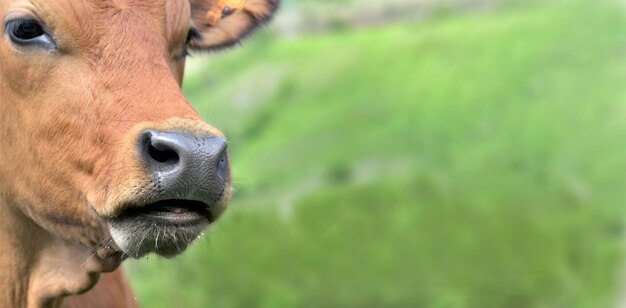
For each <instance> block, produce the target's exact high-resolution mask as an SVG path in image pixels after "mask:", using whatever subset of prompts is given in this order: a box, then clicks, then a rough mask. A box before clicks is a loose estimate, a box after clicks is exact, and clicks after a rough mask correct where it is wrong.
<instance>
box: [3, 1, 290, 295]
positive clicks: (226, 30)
mask: <svg viewBox="0 0 626 308" xmlns="http://www.w3.org/2000/svg"><path fill="white" fill-rule="evenodd" d="M278 5H279V3H278V0H0V16H1V18H2V25H1V27H2V39H1V40H0V307H86V306H97V305H100V306H103V307H128V306H134V305H136V303H135V300H134V299H133V295H132V292H131V291H130V290H129V288H128V283H127V281H126V280H125V278H124V275H123V273H122V272H121V271H120V270H119V268H118V267H119V265H120V263H121V262H122V261H123V260H125V259H126V258H140V257H142V256H145V255H146V254H149V253H155V254H157V255H160V256H164V257H167V258H170V257H174V256H176V255H178V254H180V253H181V252H182V251H184V250H185V248H186V247H187V246H188V245H189V244H190V243H191V242H192V241H193V240H194V239H196V238H197V237H198V236H199V235H200V233H201V232H202V231H203V230H204V229H205V228H206V227H207V226H208V225H210V224H212V223H214V222H215V221H216V220H217V219H218V218H219V217H220V215H221V214H222V213H223V212H224V210H225V209H226V207H227V204H228V202H229V200H230V197H231V174H230V163H229V160H228V154H227V142H226V139H225V137H224V135H223V134H222V133H221V132H220V131H219V130H218V129H217V128H215V127H213V126H211V125H209V124H207V123H205V122H203V121H202V120H201V119H200V117H199V115H198V113H197V112H196V111H195V110H194V109H193V108H192V107H191V106H190V104H189V103H188V101H187V100H186V99H185V97H184V96H183V93H182V91H181V84H182V79H183V71H184V67H185V58H186V55H187V53H188V52H190V51H191V52H193V51H214V50H221V49H224V48H228V47H231V46H234V45H237V44H238V42H239V41H240V40H241V39H243V38H244V37H246V36H248V35H249V34H250V33H252V32H253V30H255V29H256V28H257V27H258V26H260V25H262V24H263V23H265V22H267V21H268V20H269V19H270V17H271V16H272V15H273V13H274V12H275V10H276V9H277V7H278ZM100 276H102V279H101V282H100V283H98V280H99V278H100ZM92 288H93V289H92ZM91 289H92V290H91ZM79 294H82V295H79Z"/></svg>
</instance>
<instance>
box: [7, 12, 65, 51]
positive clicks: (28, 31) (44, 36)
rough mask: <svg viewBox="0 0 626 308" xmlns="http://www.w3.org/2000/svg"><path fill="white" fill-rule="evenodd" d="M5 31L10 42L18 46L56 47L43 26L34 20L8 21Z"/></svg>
mask: <svg viewBox="0 0 626 308" xmlns="http://www.w3.org/2000/svg"><path fill="white" fill-rule="evenodd" d="M5 31H6V33H7V34H8V35H9V38H10V39H11V42H13V43H14V44H16V45H19V46H39V47H42V48H45V49H54V48H56V45H55V43H54V40H53V39H52V37H51V36H50V35H49V34H48V32H47V31H46V29H44V26H43V25H42V24H41V23H40V22H39V21H37V20H35V19H15V20H9V21H8V22H7V23H6V25H5Z"/></svg>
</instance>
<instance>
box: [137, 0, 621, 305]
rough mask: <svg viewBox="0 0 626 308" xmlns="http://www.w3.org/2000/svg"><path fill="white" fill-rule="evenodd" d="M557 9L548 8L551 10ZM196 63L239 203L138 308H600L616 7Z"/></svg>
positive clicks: (359, 37)
mask: <svg viewBox="0 0 626 308" xmlns="http://www.w3.org/2000/svg"><path fill="white" fill-rule="evenodd" d="M548 2H549V3H550V4H547V3H548ZM541 3H542V4H541V5H539V4H535V5H526V6H515V7H509V8H502V9H498V10H496V11H494V12H490V13H475V14H465V15H460V16H458V15H454V16H453V15H445V14H444V15H442V16H439V17H437V18H433V19H430V20H427V21H423V22H419V23H417V22H413V23H411V22H406V23H396V24H391V25H386V26H381V27H375V28H364V29H360V30H347V29H343V30H339V31H336V32H333V33H326V34H316V35H306V36H300V37H296V38H289V39H284V38H283V39H278V38H275V37H273V36H272V35H270V34H268V32H261V33H259V35H258V36H257V37H256V38H255V39H254V40H252V41H251V42H249V43H247V44H245V45H244V47H243V48H237V49H234V50H232V51H229V52H226V53H223V54H219V55H211V56H208V57H202V56H196V57H195V58H196V59H194V60H193V61H192V63H191V66H192V67H191V68H190V70H189V71H188V74H187V79H186V84H185V91H186V93H187V95H188V97H189V98H190V100H191V101H192V102H193V103H194V105H195V106H196V107H197V108H198V110H199V111H200V113H201V114H202V116H203V118H204V119H205V120H207V121H208V122H210V123H212V124H214V125H215V126H217V127H219V128H220V129H222V130H223V131H224V132H225V133H226V135H227V136H228V137H229V142H230V145H229V146H230V154H231V161H232V164H233V173H234V183H235V187H236V189H237V191H236V193H235V197H234V200H233V202H232V204H231V208H230V209H229V211H228V212H227V213H226V215H225V216H224V217H223V219H222V220H220V222H219V223H218V224H217V225H215V226H214V227H212V228H211V229H210V230H209V231H208V232H207V234H206V236H205V238H203V239H201V240H198V241H197V243H196V244H195V245H194V246H193V247H192V248H191V249H189V251H187V252H186V253H185V254H183V255H182V256H181V257H179V258H177V259H175V260H163V259H159V258H157V257H150V258H149V259H148V260H140V261H139V262H132V263H129V264H128V265H127V266H126V269H127V271H128V272H129V274H130V276H131V278H132V279H131V280H132V283H133V285H134V288H135V291H136V293H137V297H138V299H139V301H140V303H141V304H142V305H143V306H144V307H208V306H211V307H383V306H388V307H442V308H443V307H480V308H483V307H610V306H611V305H612V303H613V302H614V300H615V297H616V289H617V287H618V285H619V280H620V274H621V266H622V263H623V262H624V261H623V258H624V257H623V254H622V252H623V233H624V229H623V222H624V218H625V214H626V211H625V209H626V206H625V204H624V203H625V201H626V189H625V185H626V121H624V118H625V117H626V16H625V15H624V12H626V8H623V7H621V6H618V5H617V4H613V2H610V1H608V0H607V1H576V0H571V1H542V2H541Z"/></svg>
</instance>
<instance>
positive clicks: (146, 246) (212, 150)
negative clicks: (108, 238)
mask: <svg viewBox="0 0 626 308" xmlns="http://www.w3.org/2000/svg"><path fill="white" fill-rule="evenodd" d="M137 159H139V160H140V161H141V165H142V166H143V168H144V170H145V172H146V174H147V176H148V177H149V178H150V181H149V182H150V183H151V185H149V187H144V188H142V190H144V192H142V193H140V194H139V195H138V200H137V201H136V203H134V204H126V205H123V206H122V207H121V210H120V211H119V213H118V214H117V215H115V216H114V217H113V218H111V219H110V220H109V226H110V231H111V235H112V237H113V239H114V240H115V242H116V244H117V245H118V246H119V247H120V248H121V249H122V251H123V252H124V253H126V254H127V255H129V256H131V257H135V258H138V257H141V256H143V255H145V254H147V253H149V252H156V253H157V254H160V255H163V256H167V257H169V256H174V255H177V254H179V253H180V252H182V251H183V250H184V249H185V248H186V247H187V246H188V245H189V244H190V243H191V241H193V240H194V239H196V238H197V237H198V235H199V234H200V233H201V232H202V230H203V229H204V228H206V227H207V226H208V225H209V224H211V223H212V222H214V221H215V220H216V219H217V218H218V217H219V216H220V214H221V213H222V211H223V210H224V208H225V206H226V202H227V200H224V199H225V198H224V195H225V194H226V193H228V194H229V193H230V191H227V190H229V189H230V168H229V163H228V154H227V151H226V141H225V139H224V138H223V137H216V136H207V135H202V134H197V133H190V132H186V131H183V130H180V131H158V130H152V129H148V130H144V131H142V132H141V133H140V134H139V138H138V141H137Z"/></svg>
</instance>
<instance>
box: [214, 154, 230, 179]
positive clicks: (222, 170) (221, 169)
mask: <svg viewBox="0 0 626 308" xmlns="http://www.w3.org/2000/svg"><path fill="white" fill-rule="evenodd" d="M216 170H217V172H216V173H217V175H218V176H219V177H220V179H221V180H222V181H223V180H224V179H225V178H226V174H227V173H228V154H227V151H226V147H224V149H223V150H222V152H221V153H220V154H219V159H218V160H217V166H216Z"/></svg>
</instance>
